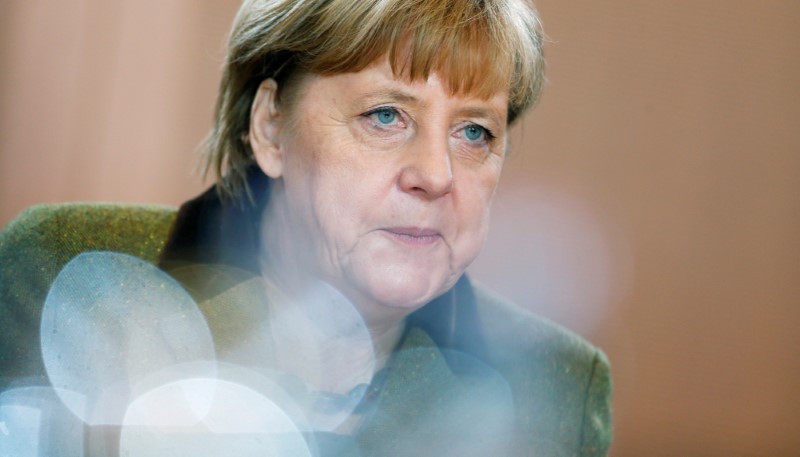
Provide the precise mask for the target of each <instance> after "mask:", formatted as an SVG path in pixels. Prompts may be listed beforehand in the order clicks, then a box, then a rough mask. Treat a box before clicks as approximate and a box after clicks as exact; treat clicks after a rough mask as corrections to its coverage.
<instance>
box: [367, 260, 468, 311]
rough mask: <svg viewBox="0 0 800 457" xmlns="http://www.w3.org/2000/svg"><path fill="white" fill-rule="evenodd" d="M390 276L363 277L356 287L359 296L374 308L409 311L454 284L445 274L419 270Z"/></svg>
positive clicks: (419, 306)
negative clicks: (375, 306) (382, 307)
mask: <svg viewBox="0 0 800 457" xmlns="http://www.w3.org/2000/svg"><path fill="white" fill-rule="evenodd" d="M373 273H375V271H373ZM393 273H394V274H390V275H381V276H372V277H367V278H362V281H360V282H359V284H360V286H359V287H358V289H359V290H360V292H361V295H363V296H364V297H365V298H366V299H367V300H369V301H372V302H373V303H375V304H377V305H380V306H384V307H387V308H392V309H395V310H397V309H402V310H406V311H408V312H412V311H414V310H416V309H418V308H421V307H422V306H424V305H425V304H427V303H428V302H430V301H431V300H433V299H434V298H436V297H438V296H439V295H441V294H442V293H444V292H445V291H446V290H447V289H449V288H450V287H452V285H453V284H454V283H455V280H453V281H451V280H449V279H450V278H448V277H447V275H446V274H441V273H440V274H437V273H435V272H421V271H419V270H418V271H415V272H409V273H405V274H404V273H403V272H393ZM456 279H457V278H456Z"/></svg>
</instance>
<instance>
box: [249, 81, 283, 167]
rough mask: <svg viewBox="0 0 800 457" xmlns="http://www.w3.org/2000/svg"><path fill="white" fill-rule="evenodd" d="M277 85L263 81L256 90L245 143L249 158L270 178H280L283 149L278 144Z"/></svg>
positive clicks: (273, 82) (278, 113)
mask: <svg viewBox="0 0 800 457" xmlns="http://www.w3.org/2000/svg"><path fill="white" fill-rule="evenodd" d="M277 94H278V83H276V82H275V80H274V79H272V78H270V79H265V80H264V81H262V82H261V85H260V86H258V91H256V96H255V97H254V98H253V105H252V106H251V107H250V132H249V133H248V139H249V141H250V147H251V148H252V149H253V156H254V157H255V159H256V163H258V166H259V167H260V168H261V170H262V171H263V172H264V174H266V175H267V176H269V177H270V178H273V179H277V178H279V177H280V176H281V175H282V174H283V149H282V148H281V142H280V135H279V132H280V121H281V119H280V112H279V111H278V106H277V100H276V97H277Z"/></svg>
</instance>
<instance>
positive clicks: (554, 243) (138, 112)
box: [0, 0, 800, 457]
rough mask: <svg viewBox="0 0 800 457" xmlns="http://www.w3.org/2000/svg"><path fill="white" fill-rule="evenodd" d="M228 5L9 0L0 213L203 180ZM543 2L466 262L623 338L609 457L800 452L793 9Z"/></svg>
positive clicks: (175, 194) (799, 219) (615, 352)
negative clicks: (202, 146) (526, 71)
mask: <svg viewBox="0 0 800 457" xmlns="http://www.w3.org/2000/svg"><path fill="white" fill-rule="evenodd" d="M234 3H235V2H226V4H223V2H216V3H212V2H210V1H207V2H195V1H192V2H190V1H189V0H172V1H168V2H155V1H149V2H141V1H140V2H135V1H118V2H105V1H101V0H72V1H69V2H66V1H64V2H46V1H43V0H25V1H22V0H10V1H6V2H5V3H4V10H5V11H4V14H3V15H2V18H0V65H1V66H2V69H3V70H2V72H0V225H2V224H5V223H6V222H7V221H8V220H9V219H10V218H11V217H12V216H13V215H14V214H15V213H17V212H18V211H19V210H20V209H22V208H23V207H25V206H27V205H30V204H33V203H37V202H45V201H65V200H114V201H121V200H124V201H146V202H164V203H170V204H176V203H178V202H180V201H182V200H184V199H186V198H188V197H189V196H191V195H193V194H195V193H196V192H197V191H199V190H200V189H201V188H202V185H201V184H200V182H199V180H198V179H197V178H196V177H195V176H192V175H191V174H190V171H191V165H192V163H193V157H194V149H195V147H196V145H197V144H198V143H199V142H200V140H201V139H202V137H203V135H204V133H205V131H206V129H207V127H208V125H209V119H210V117H211V108H212V104H213V95H214V91H215V88H216V84H217V79H218V75H219V72H218V68H219V65H220V61H221V58H222V45H223V43H224V36H225V33H226V30H227V27H228V24H229V22H230V20H231V18H232V16H233V14H234V10H235V8H236V5H234ZM198 5H199V6H198ZM538 5H539V8H540V10H541V12H542V15H543V17H544V22H545V26H546V30H547V32H548V34H549V37H550V40H551V41H550V43H549V44H548V49H547V55H548V59H549V80H550V81H549V84H548V86H547V88H546V93H545V96H544V98H543V100H542V103H541V105H540V106H539V107H538V109H537V110H536V111H535V112H534V113H533V114H532V115H530V116H528V117H527V118H526V119H525V120H524V122H523V125H522V126H521V128H518V129H516V130H515V132H514V135H513V151H512V155H511V158H510V160H509V162H508V166H507V169H506V172H505V173H506V174H505V177H504V182H503V185H502V188H501V189H500V191H499V194H498V200H497V202H496V205H495V208H494V215H493V216H494V220H493V227H492V230H493V232H492V235H491V236H490V239H489V241H488V246H487V249H486V251H485V253H484V254H483V255H482V257H481V259H480V260H479V261H478V263H477V264H476V265H475V266H474V268H473V274H474V275H475V276H476V277H478V278H480V279H481V280H483V281H484V282H487V283H489V284H490V285H492V286H494V287H495V288H496V289H498V290H500V291H501V292H502V293H504V294H506V295H508V296H510V297H512V298H514V299H515V300H517V301H519V302H520V303H523V304H525V305H526V306H528V307H530V308H531V309H534V310H536V311H537V312H540V313H542V314H544V315H546V316H549V317H551V318H552V319H554V320H556V321H559V322H562V323H564V324H566V325H569V326H570V327H572V328H575V329H576V330H577V331H579V332H580V333H582V334H583V335H585V336H586V337H588V338H589V339H591V340H592V341H594V342H595V343H597V344H599V345H600V346H601V347H603V348H604V349H605V350H606V351H607V352H608V354H609V356H610V358H611V361H612V364H613V370H614V376H615V386H616V397H615V418H616V424H617V426H616V437H615V440H616V441H615V445H614V448H613V455H615V456H618V457H622V456H640V455H648V456H662V455H663V456H677V455H680V456H712V455H731V456H735V455H741V456H751V455H752V456H755V455H759V456H761V455H770V456H788V455H797V452H798V451H797V449H800V433H798V430H800V395H799V394H798V390H800V389H799V388H800V338H798V336H797V334H796V327H797V326H800V306H798V305H800V236H799V235H798V234H800V179H799V178H798V173H800V128H798V122H800V89H798V81H800V2H796V1H794V0H783V1H781V0H763V1H759V2H755V1H751V0H704V1H701V2H696V1H688V0H675V1H671V2H640V1H634V0H593V1H588V0H583V1H581V0H574V1H571V2H559V1H557V0H539V1H538Z"/></svg>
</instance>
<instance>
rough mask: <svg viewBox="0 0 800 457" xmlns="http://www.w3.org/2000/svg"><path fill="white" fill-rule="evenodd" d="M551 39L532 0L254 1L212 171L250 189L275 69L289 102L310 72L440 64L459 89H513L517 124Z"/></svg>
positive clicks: (230, 77)
mask: <svg viewBox="0 0 800 457" xmlns="http://www.w3.org/2000/svg"><path fill="white" fill-rule="evenodd" d="M542 42H543V37H542V31H541V27H540V24H539V19H538V16H537V14H536V11H535V10H534V8H533V6H532V5H531V4H530V3H529V2H528V1H527V0H245V2H244V3H243V4H242V7H241V8H240V10H239V12H238V14H237V16H236V19H235V21H234V26H233V30H232V31H231V36H230V40H229V43H228V56H227V60H226V63H225V67H224V72H223V76H222V82H221V84H220V92H219V95H218V98H217V105H216V111H215V125H214V128H213V129H212V130H211V133H210V134H209V136H208V138H207V139H206V142H205V144H204V159H205V162H204V172H205V173H206V174H207V173H208V172H209V171H211V170H214V172H215V173H216V175H217V177H218V178H219V179H218V184H219V185H218V188H219V190H220V192H221V193H222V195H223V196H229V197H231V196H237V195H240V194H241V192H245V193H246V194H247V195H248V196H249V195H250V191H249V188H248V187H247V181H246V179H245V175H246V170H247V168H248V167H249V166H250V164H251V163H252V162H253V152H252V149H251V148H250V144H249V142H248V140H247V133H248V130H249V124H250V107H251V104H252V101H253V98H254V96H255V93H256V90H257V89H258V86H259V84H260V83H261V82H262V81H263V80H265V79H267V78H273V79H275V80H276V81H277V83H278V88H279V94H278V95H279V101H281V102H286V98H287V97H286V93H287V92H291V89H289V90H287V87H290V88H291V86H292V83H293V82H294V83H296V82H297V80H298V79H300V78H299V75H301V74H303V73H313V74H319V75H332V74H338V73H346V72H356V71H360V70H362V69H364V68H366V67H367V66H368V65H370V64H372V63H374V62H375V61H377V60H378V59H380V58H382V57H383V56H388V58H389V62H390V64H391V66H392V71H393V72H394V74H395V75H397V76H402V77H405V78H407V79H408V80H410V81H414V80H418V79H426V78H427V77H428V76H429V75H430V74H431V73H432V72H435V73H437V74H439V75H440V77H442V78H443V79H444V80H445V81H446V83H447V85H448V88H449V90H450V91H451V92H452V93H454V94H471V95H476V96H480V97H485V98H488V97H490V96H491V95H494V94H495V93H497V92H498V91H499V90H501V89H502V88H505V89H507V90H508V94H509V106H508V122H509V124H510V123H512V122H513V121H514V120H516V119H517V118H518V117H519V115H520V114H522V112H524V111H525V110H526V109H527V108H529V107H530V106H532V105H533V104H534V103H535V102H536V100H537V99H538V97H539V94H540V92H541V88H542V83H543V80H544V59H543V57H542ZM288 98H291V97H288ZM223 177H224V179H223Z"/></svg>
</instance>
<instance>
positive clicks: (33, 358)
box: [0, 193, 611, 456]
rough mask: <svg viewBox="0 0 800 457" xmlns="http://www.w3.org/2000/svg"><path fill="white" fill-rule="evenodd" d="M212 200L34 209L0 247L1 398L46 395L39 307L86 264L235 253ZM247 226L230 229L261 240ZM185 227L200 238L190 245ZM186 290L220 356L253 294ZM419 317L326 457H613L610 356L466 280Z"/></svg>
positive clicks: (325, 440)
mask: <svg viewBox="0 0 800 457" xmlns="http://www.w3.org/2000/svg"><path fill="white" fill-rule="evenodd" d="M204 195H205V196H204V197H201V198H200V199H199V200H200V202H201V204H195V205H184V207H182V210H181V212H180V215H177V217H176V212H175V210H174V209H172V208H166V207H154V206H126V205H110V204H66V205H45V206H39V207H34V208H31V209H29V210H27V211H26V212H24V213H23V214H22V215H20V217H19V218H18V219H16V220H15V221H13V222H12V223H10V224H9V225H8V226H7V227H6V228H5V229H4V230H3V232H2V233H0V328H2V331H0V344H2V346H0V347H2V348H3V350H2V351H0V389H2V388H3V386H9V385H13V384H14V383H15V382H17V381H18V380H19V379H20V378H28V379H30V378H31V377H33V378H36V377H39V378H40V379H41V382H46V378H45V377H44V373H45V370H44V367H43V363H42V359H41V352H40V350H39V335H38V328H39V319H40V317H41V307H42V303H43V302H44V299H45V296H46V294H47V292H48V289H49V285H50V283H51V282H52V280H53V279H54V277H55V276H56V274H57V273H58V271H59V270H60V269H61V267H62V266H63V265H64V264H65V263H66V262H68V261H69V260H70V259H71V258H72V257H74V256H75V255H77V254H78V253H80V252H84V251H91V250H112V251H118V252H123V253H128V254H132V255H135V256H137V257H140V258H143V259H145V260H148V261H150V262H153V263H158V262H161V265H162V266H164V267H165V268H168V269H171V270H172V271H178V270H179V269H180V266H181V265H186V263H187V262H196V261H197V259H190V258H184V259H183V260H182V259H181V256H180V255H165V252H167V253H172V254H175V253H180V252H183V253H187V252H191V251H192V249H191V247H192V246H193V245H194V246H195V247H198V246H199V245H198V243H201V244H202V243H209V241H208V240H210V239H211V240H213V238H214V237H213V236H209V233H211V234H212V235H213V234H214V233H216V234H222V235H226V236H225V237H226V239H227V240H228V241H229V242H230V241H231V239H230V238H228V236H230V233H227V234H226V233H225V231H224V230H218V227H217V228H213V227H211V228H209V227H206V226H204V224H208V223H211V224H212V225H215V224H217V225H218V224H220V223H221V224H223V225H224V224H225V223H228V222H230V221H232V220H233V219H230V218H228V219H226V221H227V222H220V216H225V217H227V216H230V214H226V213H224V211H228V210H231V208H234V207H235V206H230V207H226V206H225V205H223V204H221V203H220V202H219V201H218V200H216V199H215V198H214V197H213V194H208V193H207V194H204ZM215 205H216V209H215ZM253 210H254V211H255V210H257V208H255V209H253ZM220 211H223V212H222V213H221V212H220ZM235 211H239V212H240V213H241V214H240V216H242V215H244V216H247V211H244V212H242V211H241V210H240V209H237V210H235ZM237 221H238V222H237V223H236V224H229V225H230V226H235V227H239V229H241V228H242V227H245V230H250V229H257V227H255V226H252V224H251V225H248V224H242V223H240V222H241V219H238V220H237ZM181 227H183V228H181ZM187 227H189V229H188V230H189V232H192V230H193V231H194V232H195V233H194V235H192V233H189V234H188V235H187V234H186V230H187ZM192 227H193V228H192ZM247 227H249V228H247ZM182 230H183V233H182V232H181V231H182ZM201 232H202V233H201ZM193 236H194V239H192V237H193ZM249 239H252V237H248V236H244V237H240V238H237V240H238V241H241V240H249ZM211 244H212V245H213V244H215V242H213V241H212V242H211ZM245 244H246V243H245ZM165 246H166V247H165ZM229 248H231V246H220V245H219V243H217V245H216V246H215V247H213V248H212V249H211V250H210V251H214V249H216V250H217V251H216V252H217V253H221V254H222V255H223V257H224V253H226V252H231V251H230V249H229ZM234 248H235V246H234ZM234 250H235V249H234ZM195 252H196V250H195ZM208 252H209V251H206V253H205V255H207V254H208ZM251 252H252V251H251ZM217 260H219V258H218V259H217ZM222 260H224V258H223V259H222ZM199 263H202V262H199ZM216 263H220V262H216ZM221 263H223V264H225V262H224V261H223V262H221ZM195 264H196V263H195ZM238 267H239V266H237V268H238ZM184 271H185V270H184ZM177 276H180V275H179V274H178V275H177ZM178 279H179V280H181V279H183V280H184V282H185V283H186V284H187V286H188V287H189V288H190V291H191V292H193V293H194V294H195V295H196V296H198V297H201V300H200V301H201V307H202V309H203V311H204V312H205V314H206V316H207V319H208V320H209V323H210V327H211V328H212V332H213V336H214V338H215V342H216V343H217V344H224V340H225V339H226V338H233V337H235V333H231V332H229V333H227V334H226V331H225V328H227V327H229V326H230V325H231V322H229V319H227V318H224V317H223V316H221V315H219V311H220V310H221V309H222V306H223V305H224V304H226V303H231V302H240V303H246V302H247V300H251V299H252V294H249V293H242V291H243V290H246V289H247V287H248V286H247V285H248V281H249V280H245V281H241V282H240V281H238V280H237V281H234V280H232V281H229V282H227V283H225V282H224V281H223V282H222V283H217V284H216V285H215V287H214V288H213V289H214V290H199V289H194V290H192V284H191V282H192V281H191V280H187V278H180V277H178ZM202 287H203V285H202V281H201V287H200V288H201V289H202ZM248 297H250V298H248ZM426 308H427V309H426ZM423 310H425V311H424V312H422V313H421V315H418V316H412V317H411V318H409V325H408V327H409V330H408V332H407V333H406V335H405V337H404V339H403V341H402V343H401V346H400V347H399V348H398V350H397V351H396V353H395V356H394V357H393V359H392V361H391V363H390V366H391V369H390V370H389V372H388V375H387V377H386V380H385V382H384V384H383V385H382V388H381V389H380V393H379V394H378V397H377V400H376V401H375V403H376V406H375V408H374V410H373V411H372V412H370V413H369V416H368V418H367V419H366V420H365V422H364V423H363V425H362V426H361V427H360V428H359V429H358V431H357V432H356V433H355V434H354V435H353V436H338V435H332V434H317V435H316V436H314V437H312V439H313V440H314V441H315V442H316V443H317V446H318V448H319V449H320V450H322V451H324V452H323V455H363V456H372V455H376V456H377V455H385V456H401V455H488V454H486V453H485V452H484V449H490V450H494V451H493V452H492V454H491V455H509V456H512V455H513V456H517V455H519V456H528V455H533V456H603V455H606V454H607V451H608V447H609V445H610V441H611V415H610V392H611V384H610V377H609V367H608V362H607V360H606V358H605V356H604V355H603V353H602V352H601V351H600V350H598V349H597V348H594V347H593V346H591V345H590V344H588V343H587V342H585V341H584V340H582V339H581V338H579V337H578V336H576V335H575V334H573V333H571V332H569V331H568V330H565V329H563V328H561V327H559V326H557V325H555V324H553V323H551V322H548V321H546V320H544V319H542V318H539V317H537V316H534V315H533V314H531V313H529V312H527V311H524V310H522V309H520V308H518V307H517V306H515V305H513V304H511V303H508V302H507V301H506V300H504V299H502V298H500V297H498V296H497V295H495V294H493V293H491V292H490V291H488V290H487V289H486V288H484V287H482V286H480V285H477V284H471V283H470V282H469V281H468V280H467V279H466V278H464V279H463V280H462V281H460V282H459V284H458V285H457V286H456V287H455V288H454V290H453V291H450V292H448V293H447V294H445V295H444V296H443V297H440V299H437V301H436V302H435V303H432V304H430V305H426V307H424V308H423ZM464 310H466V312H462V311H464ZM425 313H427V315H426V314H425ZM431 322H433V324H431ZM437 323H438V324H442V323H443V324H444V325H437ZM441 327H447V328H449V329H455V330H454V331H442V328H441ZM459 329H460V330H459ZM453 354H456V356H453ZM458 354H467V356H468V358H470V357H471V358H474V359H475V360H478V361H479V362H478V364H479V365H480V364H484V365H485V366H486V367H488V372H489V374H488V375H485V374H484V375H481V374H475V372H474V370H471V369H470V368H469V364H467V366H466V368H465V365H464V364H463V363H461V361H460V359H459V356H458ZM486 399H489V400H486ZM495 399H497V401H494V400H495ZM465 405H466V406H465Z"/></svg>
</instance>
